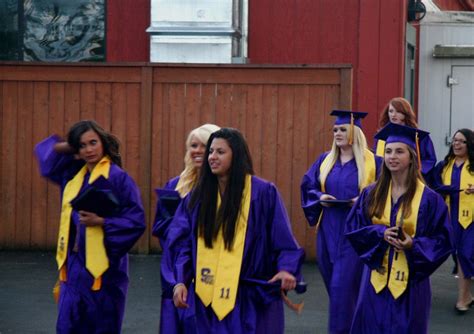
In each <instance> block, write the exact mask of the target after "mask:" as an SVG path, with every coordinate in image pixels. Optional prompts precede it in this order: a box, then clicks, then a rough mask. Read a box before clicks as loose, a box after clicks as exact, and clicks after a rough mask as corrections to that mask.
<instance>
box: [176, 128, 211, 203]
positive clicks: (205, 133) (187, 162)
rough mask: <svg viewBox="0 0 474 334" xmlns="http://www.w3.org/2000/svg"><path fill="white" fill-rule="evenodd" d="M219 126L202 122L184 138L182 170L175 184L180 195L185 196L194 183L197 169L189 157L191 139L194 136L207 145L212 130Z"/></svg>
mask: <svg viewBox="0 0 474 334" xmlns="http://www.w3.org/2000/svg"><path fill="white" fill-rule="evenodd" d="M219 129H220V127H218V126H217V125H214V124H204V125H201V126H200V127H198V128H196V129H194V130H192V131H191V132H190V133H189V135H188V138H187V139H186V154H185V155H184V170H183V171H182V172H181V174H180V175H179V181H178V184H177V185H176V191H177V192H179V195H180V196H181V197H184V196H186V195H187V194H188V193H189V192H190V191H191V189H193V187H194V185H195V184H196V181H197V178H198V175H199V170H198V169H197V168H196V167H194V164H193V161H192V159H191V140H192V139H193V137H194V138H196V139H198V140H199V141H200V142H201V143H203V144H204V145H207V141H208V140H209V137H210V136H211V134H212V133H213V132H216V131H217V130H219Z"/></svg>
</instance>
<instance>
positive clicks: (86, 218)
mask: <svg viewBox="0 0 474 334" xmlns="http://www.w3.org/2000/svg"><path fill="white" fill-rule="evenodd" d="M79 222H80V223H81V224H84V225H86V226H103V225H104V218H102V217H99V216H97V215H96V214H95V213H93V212H88V211H82V210H81V211H79Z"/></svg>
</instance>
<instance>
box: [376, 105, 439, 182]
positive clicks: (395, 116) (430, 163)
mask: <svg viewBox="0 0 474 334" xmlns="http://www.w3.org/2000/svg"><path fill="white" fill-rule="evenodd" d="M388 123H395V124H400V125H406V126H409V127H412V128H418V124H417V122H416V115H415V113H414V111H413V108H412V106H411V104H410V102H408V101H407V100H406V99H404V98H403V97H394V98H393V99H391V100H390V101H389V102H388V103H387V105H386V106H385V108H384V110H383V111H382V114H381V115H380V123H379V125H380V128H383V127H384V126H385V125H387V124H388ZM419 146H420V159H421V174H422V175H423V177H424V178H426V177H427V176H428V175H429V173H430V171H431V170H432V169H433V167H434V166H435V164H436V153H435V150H434V146H433V142H432V141H431V138H430V136H429V135H427V136H425V137H423V139H422V140H421V141H420V144H419ZM374 152H375V154H376V155H377V156H380V157H383V154H384V142H383V141H379V140H378V139H377V138H375V141H374Z"/></svg>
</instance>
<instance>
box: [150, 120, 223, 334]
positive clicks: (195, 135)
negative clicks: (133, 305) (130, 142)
mask: <svg viewBox="0 0 474 334" xmlns="http://www.w3.org/2000/svg"><path fill="white" fill-rule="evenodd" d="M219 129H220V128H219V127H218V126H217V125H214V124H204V125H202V126H200V127H198V128H196V129H194V130H192V131H191V132H190V133H189V135H188V138H187V139H186V154H185V156H184V165H185V168H184V170H183V172H182V173H181V174H180V176H177V177H174V178H172V179H171V180H169V181H168V182H167V183H166V184H165V186H164V188H163V189H156V192H157V193H158V201H157V204H156V214H155V221H154V223H153V230H152V234H153V235H154V236H155V237H158V238H159V240H160V246H161V249H162V251H163V253H162V256H161V262H160V269H161V270H160V276H161V310H160V333H167V334H173V333H182V332H183V331H184V329H183V326H182V321H180V312H178V309H177V308H176V307H175V306H174V303H173V279H172V277H173V268H174V263H173V261H170V260H171V259H170V258H169V257H168V256H167V255H166V252H167V250H168V240H167V235H168V230H169V227H170V223H171V221H172V220H173V216H174V213H175V210H176V208H177V205H178V204H179V202H181V198H184V197H185V196H186V195H187V194H188V193H189V192H190V191H191V189H192V188H193V187H194V185H195V184H196V182H197V180H198V178H199V171H200V170H201V166H202V162H203V158H204V152H205V151H206V145H207V141H208V139H209V136H210V135H211V133H213V132H215V131H217V130H219Z"/></svg>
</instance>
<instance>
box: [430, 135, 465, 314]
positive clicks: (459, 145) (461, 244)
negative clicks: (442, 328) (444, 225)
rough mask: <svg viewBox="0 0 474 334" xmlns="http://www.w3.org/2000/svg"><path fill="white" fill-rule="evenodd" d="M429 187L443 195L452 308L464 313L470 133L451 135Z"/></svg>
mask: <svg viewBox="0 0 474 334" xmlns="http://www.w3.org/2000/svg"><path fill="white" fill-rule="evenodd" d="M433 174H434V178H435V182H434V183H435V184H434V185H433V187H434V188H435V190H437V191H439V193H440V194H442V195H445V196H446V204H448V206H449V209H450V210H449V211H450V214H451V222H452V226H453V231H454V245H455V252H454V259H455V263H456V265H455V270H454V273H455V274H457V276H458V299H457V302H456V305H455V308H456V310H457V312H458V313H459V314H464V313H466V312H467V311H468V310H469V307H472V306H474V299H473V296H472V292H471V286H472V279H474V223H473V221H474V213H473V203H474V134H473V132H472V131H471V130H469V129H460V130H458V131H456V133H455V134H454V136H453V141H452V144H451V147H450V148H449V153H448V154H447V155H446V157H445V158H444V160H443V161H441V162H439V163H438V164H437V165H436V168H435V171H434V173H433Z"/></svg>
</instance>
